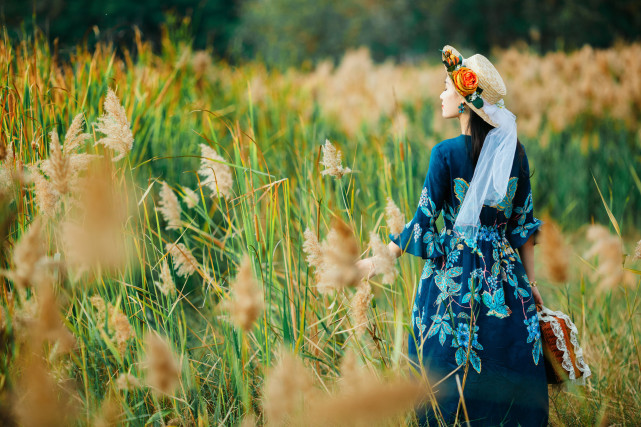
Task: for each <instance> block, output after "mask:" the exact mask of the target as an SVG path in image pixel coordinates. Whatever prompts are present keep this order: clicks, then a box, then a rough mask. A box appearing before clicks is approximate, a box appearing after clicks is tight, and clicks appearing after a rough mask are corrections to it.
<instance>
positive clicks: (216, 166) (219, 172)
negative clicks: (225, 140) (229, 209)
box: [198, 144, 234, 199]
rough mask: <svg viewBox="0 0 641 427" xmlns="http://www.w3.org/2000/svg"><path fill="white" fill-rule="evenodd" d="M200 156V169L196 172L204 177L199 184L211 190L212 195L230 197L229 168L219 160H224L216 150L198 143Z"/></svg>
mask: <svg viewBox="0 0 641 427" xmlns="http://www.w3.org/2000/svg"><path fill="white" fill-rule="evenodd" d="M200 150H201V156H202V159H201V161H200V169H199V170H198V173H199V174H200V175H201V176H202V177H203V178H205V180H204V181H202V182H201V185H204V186H206V187H208V188H209V189H210V190H211V193H212V197H224V198H226V199H229V198H231V196H232V194H231V190H232V185H233V183H234V181H233V178H232V173H231V168H230V167H229V166H228V165H226V164H224V163H220V162H225V159H223V158H222V157H221V156H220V155H218V153H217V152H216V150H214V149H213V148H211V147H209V146H207V145H205V144H200Z"/></svg>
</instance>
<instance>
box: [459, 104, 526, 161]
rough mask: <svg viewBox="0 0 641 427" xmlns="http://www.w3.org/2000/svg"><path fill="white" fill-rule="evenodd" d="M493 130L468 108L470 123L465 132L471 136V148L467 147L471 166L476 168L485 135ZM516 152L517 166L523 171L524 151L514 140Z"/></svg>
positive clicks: (517, 140) (519, 143) (519, 142)
mask: <svg viewBox="0 0 641 427" xmlns="http://www.w3.org/2000/svg"><path fill="white" fill-rule="evenodd" d="M492 129H494V126H492V125H491V124H489V123H488V122H486V121H485V120H483V118H482V117H481V116H479V115H478V114H477V113H476V111H474V110H472V109H471V108H470V121H469V122H468V124H467V130H468V131H469V133H470V134H471V135H472V147H468V148H471V149H468V155H469V156H470V159H471V160H472V164H473V165H474V166H475V167H476V162H477V161H478V160H479V155H480V154H481V148H483V142H484V141H485V137H486V136H487V134H488V133H489V132H490V131H491V130H492ZM516 152H517V153H518V156H519V164H520V165H521V169H523V155H524V154H525V151H524V149H523V145H522V144H521V141H519V139H518V138H517V139H516Z"/></svg>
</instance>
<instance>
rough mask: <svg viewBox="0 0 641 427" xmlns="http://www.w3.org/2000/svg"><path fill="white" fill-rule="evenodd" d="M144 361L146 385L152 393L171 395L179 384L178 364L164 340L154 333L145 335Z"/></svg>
mask: <svg viewBox="0 0 641 427" xmlns="http://www.w3.org/2000/svg"><path fill="white" fill-rule="evenodd" d="M144 341H145V360H144V361H143V367H144V369H145V372H146V374H147V375H146V381H147V385H148V386H150V387H151V388H152V389H153V391H154V392H156V393H158V392H160V393H163V394H166V395H171V394H172V393H173V392H174V390H175V389H176V387H177V386H178V384H179V382H180V375H181V373H180V371H181V370H180V363H179V360H178V357H177V356H176V353H175V352H174V350H173V349H172V348H171V346H170V345H169V343H168V342H167V340H166V339H165V338H162V337H160V336H159V335H158V334H157V333H156V332H147V333H146V334H145V338H144Z"/></svg>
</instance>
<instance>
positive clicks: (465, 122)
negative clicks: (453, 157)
mask: <svg viewBox="0 0 641 427" xmlns="http://www.w3.org/2000/svg"><path fill="white" fill-rule="evenodd" d="M458 120H459V123H460V125H461V135H469V136H471V135H472V134H471V133H470V131H469V130H468V126H469V124H470V114H469V113H465V114H461V115H460V116H458Z"/></svg>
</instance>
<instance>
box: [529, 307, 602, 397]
mask: <svg viewBox="0 0 641 427" xmlns="http://www.w3.org/2000/svg"><path fill="white" fill-rule="evenodd" d="M536 309H537V311H538V314H539V326H540V328H541V340H542V345H543V357H544V359H545V371H546V375H547V380H548V384H560V383H563V382H565V381H570V382H573V383H576V384H582V385H583V384H585V379H586V378H587V377H589V376H590V375H592V373H591V372H590V368H589V367H588V365H587V364H586V363H585V361H584V360H583V349H582V348H581V346H580V345H579V338H578V335H579V334H578V332H577V329H576V326H575V325H574V323H572V321H571V320H570V318H569V317H568V316H567V315H566V314H565V313H563V312H561V311H552V310H550V309H549V308H547V307H545V306H540V305H538V304H537V307H536Z"/></svg>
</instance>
